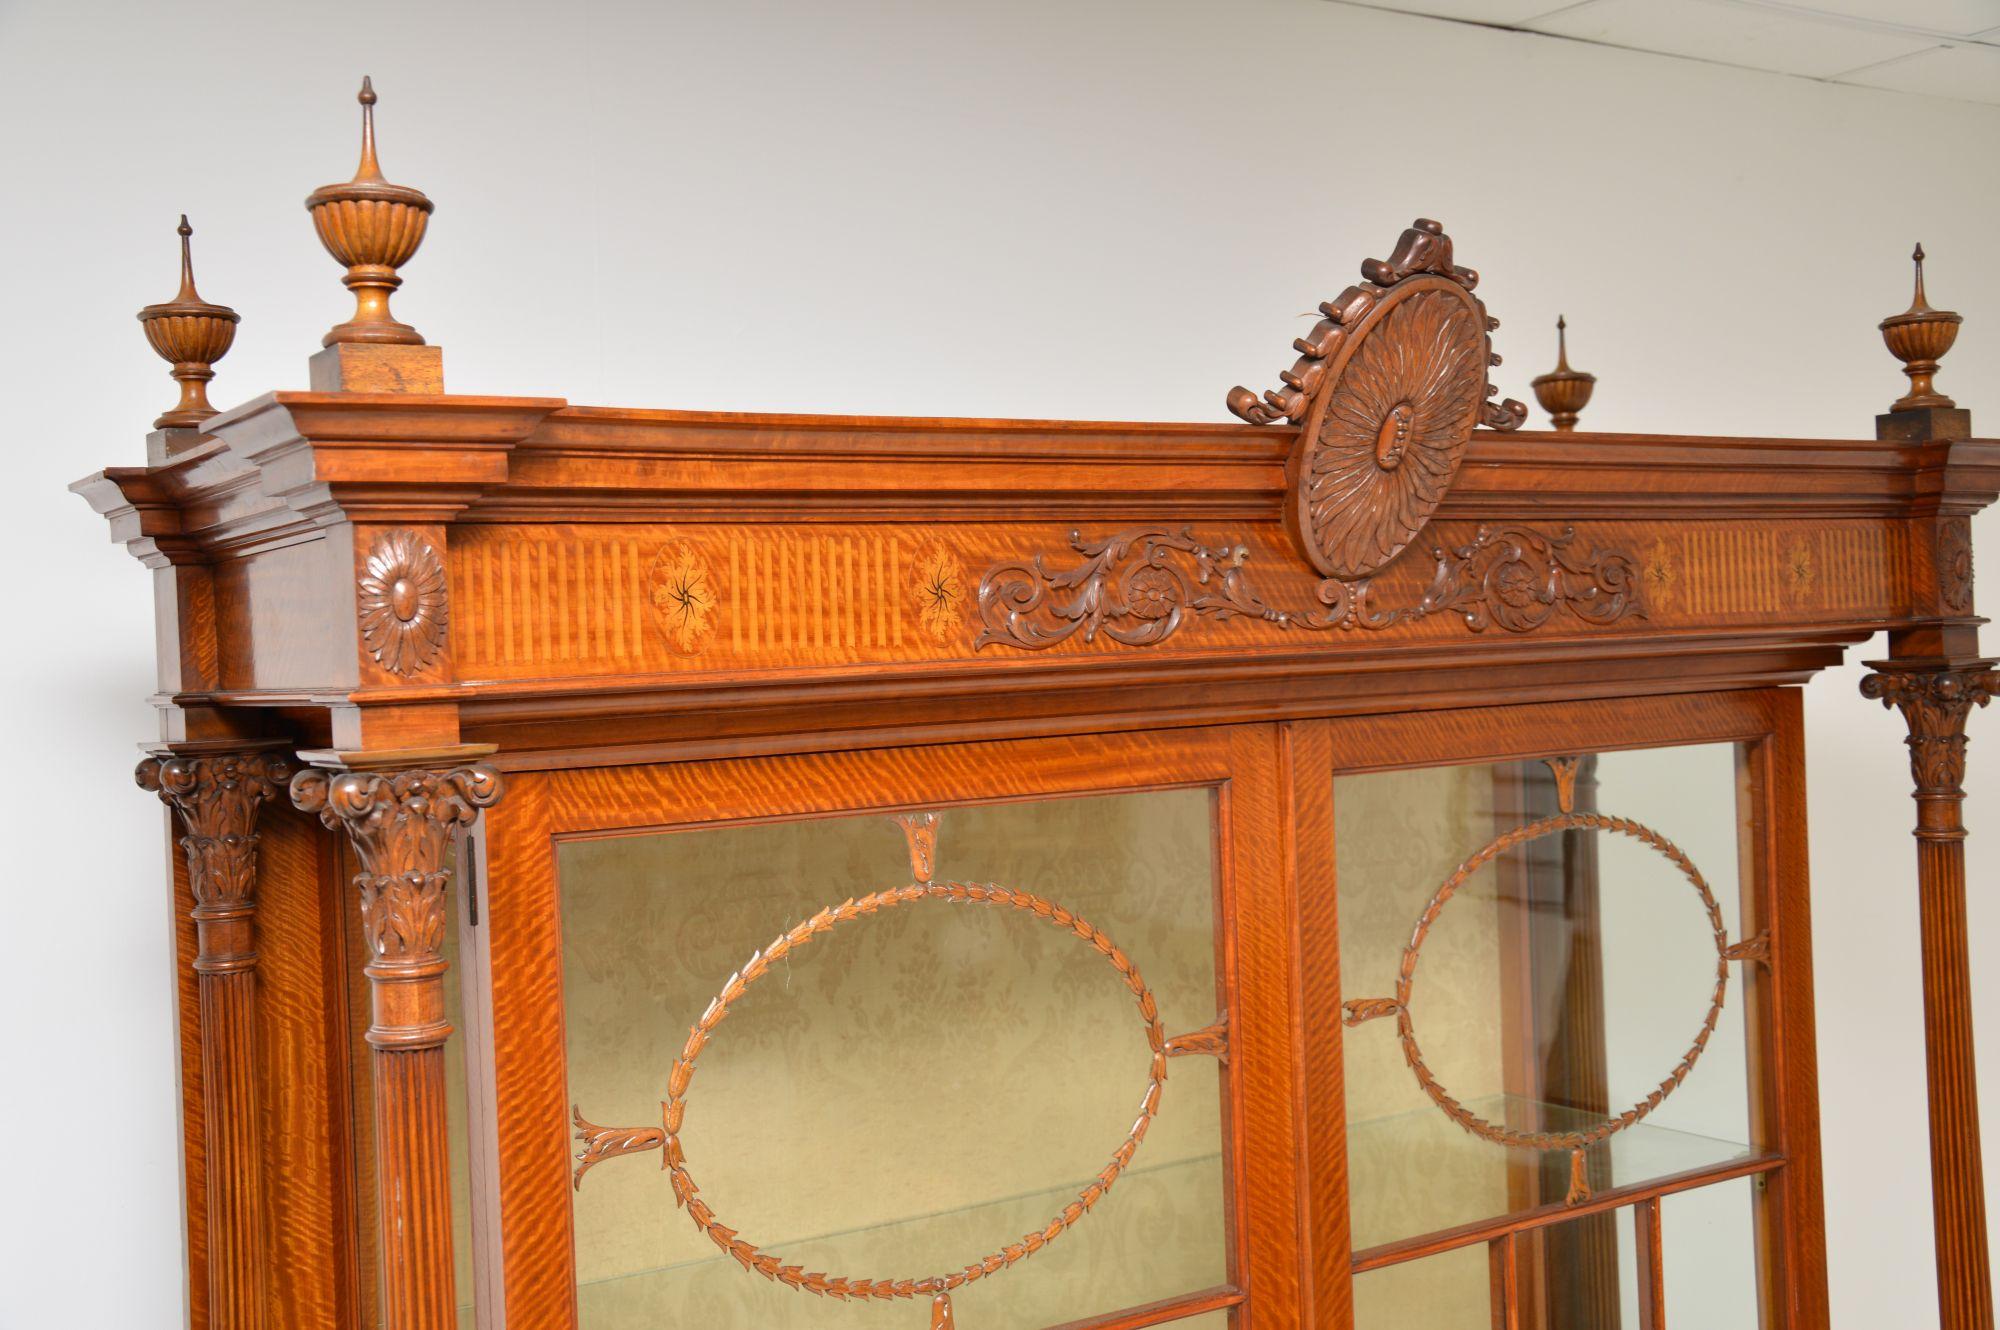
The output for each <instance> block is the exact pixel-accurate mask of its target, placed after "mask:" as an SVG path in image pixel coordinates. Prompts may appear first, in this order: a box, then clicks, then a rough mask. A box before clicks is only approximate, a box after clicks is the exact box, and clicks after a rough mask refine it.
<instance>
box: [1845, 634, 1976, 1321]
mask: <svg viewBox="0 0 2000 1330" xmlns="http://www.w3.org/2000/svg"><path fill="white" fill-rule="evenodd" d="M1992 664H1993V662H1991V661H1986V660H1980V661H1963V662H1955V663H1945V662H1938V663H1937V664H1936V665H1934V666H1929V667H1926V666H1923V665H1919V664H1918V663H1916V662H1887V663H1880V664H1877V665H1876V667H1875V668H1876V670H1877V671H1878V672H1877V673H1874V674H1870V675H1868V676H1867V677H1866V678H1864V679H1863V680H1862V681H1861V691H1862V692H1863V693H1864V694H1866V695H1867V696H1869V697H1874V698H1880V699H1881V700H1882V703H1883V705H1885V706H1894V707H1896V708H1897V709H1898V710H1900V711H1901V712H1902V713H1903V719H1904V720H1905V721H1906V722H1907V723H1908V725H1909V729H1910V737H1909V740H1908V742H1909V745H1910V774H1911V778H1912V780H1913V781H1914V782H1915V785H1916V800H1917V829H1916V836H1917V899H1918V913H1919V918H1920V920H1921V924H1922V929H1923V964H1924V1056H1925V1060H1926V1068H1927V1072H1928V1077H1929V1081H1930V1128H1931V1218H1932V1224H1933V1226H1934V1228H1935V1230H1936V1235H1937V1274H1938V1313H1939V1324H1940V1325H1941V1326H1942V1327H1943V1330H1993V1279H1992V1273H1991V1264H1990V1258H1989V1256H1988V1253H1987V1246H1986V1190H1985V1179H1984V1173H1983V1168H1982V1165H1981V1161H1980V1149H1979V1087H1978V1083H1977V1078H1976V1076H1975V1072H1974V1067H1973V1047H1972V971H1971V965H1970V963H1969V960H1968V955H1967V950H1966V929H1965V821H1964V818H1963V810H1964V804H1965V790H1964V788H1963V782H1964V779H1965V722H1966V717H1967V716H1968V715H1970V714H1971V711H1972V708H1973V707H1975V706H1984V705H1986V703H1987V701H1988V700H1989V699H1990V698H1991V697H1992V695H1993V693H1994V692H1995V691H2000V676H1996V675H1995V674H1994V673H1993V672H1992V670H1991V666H1992Z"/></svg>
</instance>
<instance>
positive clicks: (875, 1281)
mask: <svg viewBox="0 0 2000 1330" xmlns="http://www.w3.org/2000/svg"><path fill="white" fill-rule="evenodd" d="M895 820H896V821H897V822H898V823H899V824H901V826H902V828H903V832H904V835H905V836H906V838H907V839H908V841H909V849H910V870H911V876H912V879H913V880H912V881H911V882H910V884H909V885H908V886H903V887H892V888H889V889H887V890H884V891H876V892H871V893H869V894H868V895H866V896H860V897H856V898H854V899H851V900H847V901H843V902H842V903H841V904H839V905H833V906H828V907H827V908H826V909H823V910H821V911H819V913H817V914H815V915H813V916H812V917H811V918H809V919H805V920H802V921H801V922H799V923H798V924H796V925H794V926H793V927H791V928H789V929H787V930H786V931H784V932H783V933H780V934H779V935H778V936H777V937H775V938H773V939H772V940H771V942H770V943H769V944H768V945H767V946H765V947H764V948H763V949H762V950H760V951H756V952H752V953H751V956H750V959H749V961H748V962H746V963H745V964H744V966H743V968H742V969H741V970H738V971H737V972H736V973H735V974H732V975H730V976H729V978H728V980H727V981H725V982H724V984H723V985H722V989H721V991H720V992H718V993H717V994H716V995H715V997H714V998H713V999H711V1000H710V1002H709V1004H708V1006H707V1008H706V1009H704V1010H703V1012H702V1014H701V1017H700V1019H699V1020H697V1021H696V1022H695V1024H694V1026H693V1028H691V1029H690V1030H689V1031H688V1037H687V1042H686V1044H685V1045H684V1046H683V1047H682V1049H681V1054H680V1056H679V1057H678V1058H676V1059H675V1060H674V1065H673V1068H672V1070H671V1071H669V1072H668V1074H667V1098H666V1100H665V1102H663V1103H662V1104H661V1105H660V1111H661V1125H660V1126H658V1127H600V1126H598V1125H597V1124H595V1123H593V1122H590V1121H588V1120H587V1119H585V1117H584V1116H583V1110H582V1109H581V1108H575V1109H573V1110H572V1113H573V1121H574V1122H575V1124H576V1128H577V1140H578V1141H579V1142H580V1143H581V1144H582V1146H583V1149H582V1150H581V1151H579V1152H578V1154H577V1164H576V1170H575V1173H574V1176H573V1181H574V1184H575V1186H576V1187H577V1188H578V1189H581V1188H582V1186H583V1179H584V1175H585V1174H587V1173H588V1172H589V1171H590V1170H591V1169H592V1168H595V1167H596V1166H597V1165H598V1164H601V1163H603V1162H605V1161H606V1160H609V1159H614V1158H617V1157H619V1156H621V1155H628V1154H639V1153H643V1152H645V1151H649V1150H659V1151H660V1152H661V1157H660V1166H661V1167H662V1168H664V1169H665V1170H666V1171H667V1173H668V1177H669V1181H670V1183H671V1184H672V1187H673V1192H674V1200H675V1203H676V1204H678V1205H679V1206H681V1207H682V1208H683V1209H685V1210H686V1211H687V1214H688V1218H689V1219H691V1220H692V1221H693V1222H694V1224H695V1227H696V1228H698V1229H700V1230H701V1232H702V1233H703V1234H704V1235H705V1236H707V1237H708V1239H709V1240H710V1241H711V1242H713V1243H714V1244H715V1245H716V1246H717V1247H718V1248H720V1249H721V1250H722V1251H723V1252H725V1253H726V1254H728V1255H729V1256H730V1257H732V1258H733V1259H734V1260H735V1261H736V1262H737V1263H738V1264H739V1265H741V1266H742V1267H743V1268H744V1269H745V1270H748V1271H754V1272H756V1273H757V1274H760V1275H762V1276H764V1277H765V1278H766V1279H769V1280H771V1281H773V1282H774V1283H779V1284H783V1285H784V1286H785V1287H787V1288H791V1289H795V1290H797V1291H799V1292H802V1293H814V1294H818V1295H820V1296H822V1297H832V1298H842V1299H850V1298H853V1299H881V1300H890V1299H897V1298H904V1299H908V1298H916V1297H929V1298H931V1299H933V1305H932V1321H931V1324H932V1325H933V1326H948V1325H950V1324H951V1316H952V1311H951V1294H952V1292H953V1291H955V1290H957V1289H960V1288H963V1287H964V1286H965V1285H967V1284H970V1283H973V1282H975V1281H977V1280H980V1279H984V1278H987V1277H988V1276H990V1275H995V1274H998V1273H1000V1272H1001V1271H1003V1270H1006V1269H1008V1268H1009V1267H1011V1266H1013V1265H1014V1264H1016V1263H1017V1262H1019V1261H1022V1260H1025V1259H1026V1258H1027V1257H1029V1256H1032V1255H1034V1254H1035V1253H1036V1252H1038V1251H1040V1250H1041V1249H1042V1248H1044V1247H1046V1246H1048V1245H1049V1244H1050V1243H1051V1242H1054V1241H1055V1240H1056V1239H1057V1238H1059V1237H1061V1236H1062V1235H1063V1234H1064V1233H1065V1232H1067V1231H1068V1230H1069V1229H1070V1228H1072V1227H1073V1226H1075V1225H1076V1224H1077V1223H1078V1222H1080V1221H1081V1220H1082V1219H1083V1217H1084V1216H1085V1215H1087V1214H1089V1213H1090V1212H1091V1210H1093V1209H1094V1208H1095V1207H1096V1206H1097V1204H1098V1202H1100V1201H1102V1200H1103V1199H1104V1197H1105V1195H1106V1194H1107V1193H1108V1192H1110V1190H1111V1188H1112V1185H1113V1184H1114V1183H1116V1182H1117V1181H1118V1179H1119V1177H1120V1176H1121V1175H1122V1174H1123V1173H1124V1171H1125V1169H1126V1167H1127V1166H1129V1165H1130V1164H1131V1162H1132V1157H1133V1155H1134V1154H1136V1153H1137V1152H1138V1149H1139V1146H1140V1144H1141V1143H1142V1142H1143V1141H1144V1140H1145V1139H1146V1132H1147V1129H1148V1128H1149V1127H1151V1126H1152V1123H1153V1119H1154V1117H1155V1116H1156V1115H1157V1114H1158V1113H1159V1110H1160V1100H1161V1096H1162V1095H1163V1094H1164V1092H1165V1089H1166V1080H1167V1059H1169V1058H1173V1057H1183V1056H1193V1055H1206V1056H1209V1057H1215V1058H1219V1059H1223V1060H1227V1058H1228V1051H1229V1041H1228V1027H1227V1025H1226V1024H1225V1023H1223V1022H1218V1023H1217V1024H1215V1025H1213V1026H1210V1027H1208V1028H1206V1029H1203V1030H1196V1031H1193V1032H1191V1033H1189V1034H1185V1035H1180V1036H1177V1037H1174V1038H1168V1037H1167V1032H1166V1026H1165V1024H1164V1023H1163V1022H1162V1021H1161V1020H1160V1012H1159V1005H1158V1003H1157V1002H1156V1001H1155V1000H1154V997H1153V992H1152V990H1151V989H1150V988H1148V987H1147V986H1146V981H1145V980H1144V979H1143V978H1141V977H1140V974H1139V968H1138V966H1137V965H1135V964H1134V963H1133V962H1132V960H1131V958H1130V957H1128V956H1127V955H1126V954H1125V952H1124V951H1123V950H1121V949H1120V948H1119V947H1118V946H1117V944H1115V943H1114V942H1112V940H1111V939H1110V938H1109V937H1107V936H1105V934H1104V933H1103V932H1102V931H1101V930H1099V929H1098V928H1096V927H1094V926H1093V925H1092V924H1091V923H1090V922H1089V921H1087V920H1085V919H1082V918H1079V917H1078V916H1077V915H1074V914H1072V913H1070V912H1069V911H1068V910H1065V909H1064V908H1063V907H1062V906H1060V905H1057V904H1055V903H1054V902H1053V901H1050V900H1047V899H1045V898H1043V897H1041V896H1037V895H1035V894H1033V893H1032V892H1026V891H1016V890H1013V889H1011V888H1008V887H1001V886H993V885H989V884H981V883H971V882H933V881H932V880H931V874H932V867H933V864H934V862H935V856H936V845H937V823H938V814H936V813H934V812H916V813H903V814H898V815H897V816H896V819H895ZM919 901H943V902H946V903H953V902H957V903H964V904H973V905H992V906H997V907H1000V908H1003V909H1011V910H1015V911H1019V912H1020V913H1022V914H1025V915H1027V916H1028V917H1030V918H1032V919H1037V920H1040V921H1041V922H1043V923H1045V924H1048V925H1049V926H1051V927H1053V928H1056V929H1059V930H1061V931H1062V932H1064V933H1067V934H1069V935H1070V936H1072V937H1074V938H1076V939H1077V940H1079V941H1081V942H1083V943H1084V944H1086V945H1087V946H1089V947H1090V949H1091V950H1093V951H1095V952H1096V953H1097V954H1098V955H1100V956H1102V957H1103V958H1104V959H1105V961H1106V963H1108V964H1109V965H1110V966H1111V968H1112V969H1113V970H1115V971H1116V972H1117V974H1118V977H1119V979H1120V980H1121V981H1122V982H1123V983H1124V985H1125V987H1126V989H1127V990H1128V991H1129V992H1130V993H1131V995H1132V999H1133V1002H1134V1004H1135V1005H1136V1006H1137V1008H1138V1011H1139V1021H1140V1024H1141V1025H1142V1026H1143V1027H1144V1029H1145V1032H1146V1047H1147V1049H1148V1050H1149V1051H1150V1054H1151V1060H1150V1062H1149V1065H1148V1070H1147V1075H1146V1088H1145V1092H1144V1093H1143V1094H1142V1095H1141V1097H1140V1100H1139V1115H1138V1117H1137V1118H1136V1119H1135V1120H1134V1121H1133V1123H1132V1125H1131V1127H1130V1128H1129V1129H1128V1130H1127V1131H1126V1133H1125V1136H1124V1139H1123V1140H1121V1141H1120V1142H1119V1144H1118V1147H1117V1149H1115V1150H1113V1151H1112V1152H1111V1158H1110V1160H1109V1162H1107V1163H1106V1164H1105V1166H1104V1167H1103V1168H1102V1169H1100V1170H1098V1172H1097V1174H1096V1175H1095V1176H1094V1177H1093V1178H1092V1179H1091V1180H1090V1182H1089V1183H1087V1184H1086V1185H1085V1186H1084V1187H1083V1189H1082V1190H1081V1191H1079V1192H1078V1193H1077V1195H1076V1197H1075V1199H1074V1200H1072V1201H1070V1202H1069V1203H1068V1204H1067V1205H1065V1206H1064V1207H1063V1208H1062V1209H1061V1210H1059V1211H1058V1212H1057V1213H1056V1214H1055V1216H1054V1217H1053V1218H1051V1219H1050V1220H1049V1222H1048V1223H1046V1224H1044V1225H1043V1226H1042V1227H1040V1228H1038V1229H1036V1230H1034V1231H1033V1232H1030V1233H1027V1234H1025V1235H1023V1236H1022V1237H1021V1238H1020V1239H1019V1240H1017V1241H1014V1242H1010V1243H1007V1244H1006V1245H1004V1246H1002V1247H1001V1248H999V1249H998V1250H997V1251H994V1252H992V1253H990V1254H988V1255H985V1256H981V1257H979V1258H978V1259H976V1260H973V1261H970V1262H968V1263H966V1264H965V1265H963V1266H961V1267H959V1268H958V1269H956V1270H951V1271H948V1272H944V1273H940V1274H933V1275H925V1276H911V1277H891V1278H857V1277H855V1276H851V1275H834V1274H827V1273H825V1272H824V1271H817V1270H807V1269H805V1268H804V1267H802V1266H800V1265H797V1264H793V1263H789V1262H787V1261H786V1260H785V1259H784V1258H783V1257H782V1256H779V1255H778V1254H777V1253H775V1252H770V1251H766V1250H765V1249H764V1248H762V1247H760V1246H758V1245H757V1244H756V1243H753V1242H751V1241H749V1240H748V1239H746V1238H743V1237H740V1236H738V1234H737V1231H736V1230H735V1229H733V1228H731V1227H729V1226H728V1225H726V1224H725V1223H723V1221H722V1220H721V1218H720V1217H719V1216H718V1215H717V1214H716V1213H715V1211H714V1210H713V1209H711V1208H710V1207H709V1204H708V1202H707V1201H705V1200H703V1199H702V1197H701V1188H700V1187H699V1186H698V1185H697V1184H696V1183H695V1180H694V1176H693V1174H692V1173H691V1172H690V1171H689V1170H688V1166H687V1158H686V1155H685V1153H684V1152H683V1150H682V1147H681V1139H680V1133H681V1127H682V1124H683V1121H684V1120H685V1118H686V1116H687V1095H688V1089H689V1086H690V1085H691V1084H692V1082H693V1080H694V1072H695V1062H696V1059H698V1058H699V1057H700V1056H701V1054H702V1051H703V1050H704V1049H705V1048H707V1046H708V1043H709V1041H710V1039H711V1038H712V1037H713V1036H714V1034H715V1030H716V1027H718V1026H719V1025H721V1024H722V1022H723V1020H724V1019H725V1018H726V1017H727V1016H728V1015H729V1011H730V1008H731V1006H732V1005H734V1004H735V1003H737V1002H739V1001H741V1000H742V998H743V996H744V994H745V993H746V992H748V990H749V988H750V986H751V985H752V984H754V983H756V982H757V981H758V980H759V979H761V978H763V977H764V976H765V975H766V974H768V973H769V972H770V970H771V967H772V966H773V964H774V963H776V962H779V961H782V960H784V959H786V958H787V957H789V956H791V955H792V954H793V953H795V952H796V951H797V950H798V949H799V948H801V947H803V946H805V945H806V944H807V943H809V942H811V941H812V940H813V939H814V938H816V937H819V936H821V935H822V934H825V933H828V932H831V931H832V930H833V929H834V928H836V927H839V926H840V925H843V924H849V923H853V922H855V921H857V920H861V919H866V918H869V917H870V916H873V915H876V914H880V913H881V912H882V911H884V910H890V909H894V908H896V907H898V906H903V905H909V904H914V903H916V902H919Z"/></svg>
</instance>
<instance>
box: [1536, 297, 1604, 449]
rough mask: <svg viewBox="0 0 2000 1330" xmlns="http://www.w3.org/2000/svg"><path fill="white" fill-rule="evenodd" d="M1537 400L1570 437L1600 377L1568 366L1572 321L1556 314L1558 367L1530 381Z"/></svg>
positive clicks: (1551, 419) (1553, 421)
mask: <svg viewBox="0 0 2000 1330" xmlns="http://www.w3.org/2000/svg"><path fill="white" fill-rule="evenodd" d="M1528 386H1529V387H1531V388H1533V389H1534V390H1535V400H1536V401H1538V402H1540V403H1541V404H1542V410H1544V411H1546V412H1548V413H1549V420H1550V422H1551V423H1553V424H1554V425H1555V427H1556V428H1557V429H1558V430H1561V431H1562V432H1563V433H1565V434H1567V433H1569V432H1571V431H1572V430H1574V429H1575V428H1576V420H1577V416H1578V415H1579V414H1580V413H1581V412H1582V410H1583V408H1584V407H1585V406H1587V405H1589V403H1590V393H1591V390H1592V389H1593V388H1595V387H1596V386H1597V376H1596V375H1595V374H1586V373H1584V372H1583V371H1582V370H1580V369H1571V368H1570V367H1569V321H1568V320H1567V319H1565V318H1564V317H1563V316H1562V315H1560V314H1558V315H1556V367H1555V368H1554V369H1552V370H1550V371H1549V372H1548V373H1547V374H1542V375H1538V376H1536V377H1535V378H1533V379H1531V380H1529V385H1528Z"/></svg>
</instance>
